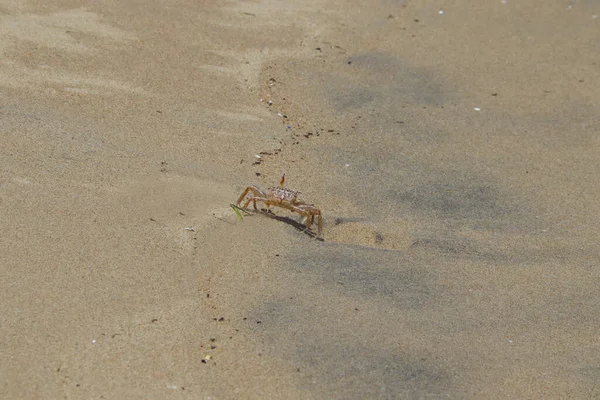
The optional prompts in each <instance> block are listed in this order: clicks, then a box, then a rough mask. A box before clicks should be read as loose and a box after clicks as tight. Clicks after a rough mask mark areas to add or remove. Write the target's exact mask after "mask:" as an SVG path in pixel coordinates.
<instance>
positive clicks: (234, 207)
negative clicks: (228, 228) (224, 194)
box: [230, 204, 244, 221]
mask: <svg viewBox="0 0 600 400" xmlns="http://www.w3.org/2000/svg"><path fill="white" fill-rule="evenodd" d="M230 206H231V208H233V211H234V212H235V215H237V216H238V218H239V219H240V221H242V220H243V219H244V218H243V217H242V214H240V209H239V208H238V206H236V205H235V204H230Z"/></svg>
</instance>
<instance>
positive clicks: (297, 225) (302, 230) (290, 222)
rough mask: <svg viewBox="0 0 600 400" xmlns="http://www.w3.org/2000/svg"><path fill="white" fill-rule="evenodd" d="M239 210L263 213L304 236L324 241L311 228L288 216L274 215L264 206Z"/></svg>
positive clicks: (247, 212) (249, 213) (248, 212)
mask: <svg viewBox="0 0 600 400" xmlns="http://www.w3.org/2000/svg"><path fill="white" fill-rule="evenodd" d="M240 211H243V212H244V213H246V214H248V215H255V214H259V215H263V216H265V217H268V218H271V219H274V220H276V221H279V222H283V223H284V224H287V225H290V226H292V227H293V228H294V229H296V230H297V231H298V232H300V233H303V234H305V235H306V236H308V237H310V238H311V239H316V240H318V241H320V242H323V241H324V240H323V238H320V237H317V234H316V233H315V232H313V231H312V230H310V229H309V228H307V227H306V225H305V224H302V223H300V222H298V221H296V220H294V219H293V218H290V217H284V216H281V215H276V214H274V213H273V212H272V211H271V210H268V209H266V208H263V209H260V210H242V209H240Z"/></svg>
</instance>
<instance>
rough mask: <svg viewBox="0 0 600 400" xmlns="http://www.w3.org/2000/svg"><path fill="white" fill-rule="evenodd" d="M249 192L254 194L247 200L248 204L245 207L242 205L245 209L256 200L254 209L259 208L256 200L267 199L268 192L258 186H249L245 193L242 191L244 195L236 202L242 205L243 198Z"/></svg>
mask: <svg viewBox="0 0 600 400" xmlns="http://www.w3.org/2000/svg"><path fill="white" fill-rule="evenodd" d="M248 193H252V194H253V196H251V197H250V198H249V199H248V201H247V202H246V205H244V207H242V208H243V209H246V208H248V205H249V204H250V201H252V200H254V209H255V210H257V208H256V200H262V201H264V200H266V197H267V195H266V193H264V192H263V191H262V190H260V189H259V188H258V187H256V186H248V187H247V188H246V190H244V193H242V195H241V196H240V197H239V198H238V200H237V202H236V203H235V204H236V205H237V206H239V205H240V203H241V202H242V200H244V197H246V195H247V194H248Z"/></svg>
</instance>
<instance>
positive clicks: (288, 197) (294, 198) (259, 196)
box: [236, 174, 323, 238]
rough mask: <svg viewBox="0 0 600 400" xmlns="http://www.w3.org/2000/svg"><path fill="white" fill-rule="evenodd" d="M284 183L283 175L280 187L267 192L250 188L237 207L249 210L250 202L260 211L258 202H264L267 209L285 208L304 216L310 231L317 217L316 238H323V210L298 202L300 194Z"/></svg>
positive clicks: (269, 189)
mask: <svg viewBox="0 0 600 400" xmlns="http://www.w3.org/2000/svg"><path fill="white" fill-rule="evenodd" d="M284 182H285V174H283V176H282V177H281V179H280V180H279V186H276V187H270V188H268V189H267V191H266V192H265V191H263V190H261V189H260V188H259V187H257V186H248V187H247V188H246V190H244V192H243V193H242V195H241V196H240V197H239V198H238V200H237V202H236V205H237V206H238V207H239V208H240V209H242V210H247V209H248V206H249V205H250V202H252V204H253V205H254V209H255V210H258V208H256V202H257V201H262V202H263V203H264V204H265V206H267V209H268V208H269V207H270V206H277V207H281V208H285V209H287V210H290V211H292V212H295V213H298V214H300V215H302V216H303V217H304V218H305V221H304V224H305V225H306V229H310V227H311V225H312V224H313V223H314V222H315V217H317V226H318V233H317V235H316V236H315V238H319V237H321V235H322V234H323V216H322V215H321V210H320V209H318V208H317V207H315V206H314V205H313V204H308V203H305V202H303V201H300V200H298V195H299V194H300V192H296V191H294V190H290V189H287V188H285V187H284V186H283V184H284ZM248 194H250V196H248V197H247V198H246V196H247V195H248ZM244 199H246V203H244V205H243V206H242V207H240V204H241V203H242V201H243V200H244Z"/></svg>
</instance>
